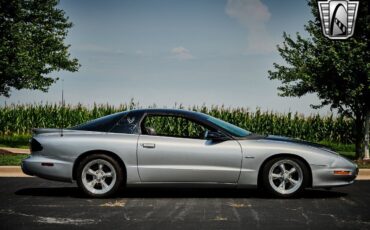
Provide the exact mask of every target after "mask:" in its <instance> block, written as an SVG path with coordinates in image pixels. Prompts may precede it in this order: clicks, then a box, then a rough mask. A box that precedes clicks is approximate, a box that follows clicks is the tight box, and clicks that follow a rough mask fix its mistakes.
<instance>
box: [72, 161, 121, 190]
mask: <svg viewBox="0 0 370 230" xmlns="http://www.w3.org/2000/svg"><path fill="white" fill-rule="evenodd" d="M122 180H123V172H122V169H121V167H120V165H119V164H118V163H117V161H115V160H114V159H113V158H112V157H110V156H107V155H104V154H92V155H89V156H87V157H86V158H84V159H83V160H82V161H81V162H80V164H79V166H78V169H77V184H78V186H79V187H80V188H81V189H82V190H83V191H84V192H85V193H86V194H87V195H89V196H91V197H108V196H111V195H112V194H114V193H115V192H116V191H117V190H118V189H119V188H120V186H121V184H122Z"/></svg>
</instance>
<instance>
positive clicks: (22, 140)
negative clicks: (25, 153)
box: [0, 135, 31, 149]
mask: <svg viewBox="0 0 370 230" xmlns="http://www.w3.org/2000/svg"><path fill="white" fill-rule="evenodd" d="M30 138H31V135H0V147H11V148H22V149H27V148H28V142H29V139H30Z"/></svg>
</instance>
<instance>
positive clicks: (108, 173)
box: [104, 172, 113, 177]
mask: <svg viewBox="0 0 370 230" xmlns="http://www.w3.org/2000/svg"><path fill="white" fill-rule="evenodd" d="M104 176H105V177H112V176H113V173H112V172H107V173H105V175H104Z"/></svg>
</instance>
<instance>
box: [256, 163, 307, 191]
mask: <svg viewBox="0 0 370 230" xmlns="http://www.w3.org/2000/svg"><path fill="white" fill-rule="evenodd" d="M308 175H309V172H308V169H307V167H306V166H305V165H304V164H303V162H302V161H301V160H298V159H296V158H292V157H279V158H275V159H272V160H271V161H269V162H267V164H266V165H265V167H264V168H263V174H262V179H263V184H264V188H266V189H267V190H268V191H269V192H270V193H272V194H273V195H276V196H279V197H291V196H294V195H296V194H298V193H299V192H301V191H302V190H303V189H304V188H305V187H306V185H307V181H308Z"/></svg>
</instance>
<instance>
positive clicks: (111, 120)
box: [70, 112, 127, 132]
mask: <svg viewBox="0 0 370 230" xmlns="http://www.w3.org/2000/svg"><path fill="white" fill-rule="evenodd" d="M126 114H127V112H120V113H115V114H111V115H108V116H105V117H101V118H98V119H95V120H92V121H89V122H87V123H84V124H81V125H77V126H75V127H72V128H70V129H73V130H86V131H97V132H108V131H109V130H111V129H112V127H113V126H114V125H115V124H116V123H117V122H118V121H119V120H120V119H121V118H122V117H123V116H124V115H126Z"/></svg>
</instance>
